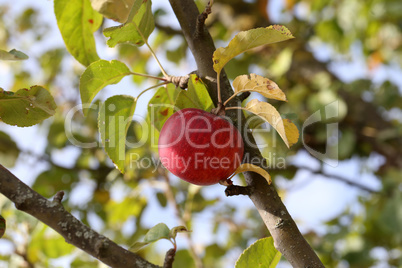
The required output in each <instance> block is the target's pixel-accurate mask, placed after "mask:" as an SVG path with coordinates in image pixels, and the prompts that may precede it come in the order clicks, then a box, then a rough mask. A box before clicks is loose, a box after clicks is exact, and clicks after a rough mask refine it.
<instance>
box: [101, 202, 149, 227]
mask: <svg viewBox="0 0 402 268" xmlns="http://www.w3.org/2000/svg"><path fill="white" fill-rule="evenodd" d="M146 206H147V200H146V199H145V198H143V197H140V196H128V197H126V198H124V199H123V201H121V202H116V201H115V200H113V199H112V200H110V201H109V202H107V203H106V205H105V206H104V211H105V212H106V214H107V223H108V224H109V226H118V227H122V225H123V224H124V223H125V222H126V221H127V220H128V219H129V218H130V217H136V218H140V215H141V213H142V212H143V211H144V209H145V208H146Z"/></svg>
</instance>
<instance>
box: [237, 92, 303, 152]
mask: <svg viewBox="0 0 402 268" xmlns="http://www.w3.org/2000/svg"><path fill="white" fill-rule="evenodd" d="M243 109H244V110H246V111H249V112H251V113H253V114H255V115H258V116H259V117H260V118H261V119H263V120H264V121H266V122H268V123H269V124H270V125H271V126H272V127H273V128H274V129H275V130H276V131H277V132H278V134H279V136H281V138H282V140H283V141H284V142H285V144H286V146H287V147H288V148H289V147H290V146H292V145H293V144H294V143H296V142H297V140H298V139H299V131H298V130H297V127H296V126H295V125H294V124H293V123H292V122H291V121H290V120H289V119H285V120H284V119H282V117H281V115H280V114H279V112H278V111H277V110H276V108H275V107H274V106H272V105H271V104H269V103H266V102H262V101H259V100H257V99H253V100H251V101H250V102H248V103H247V104H246V107H244V108H243ZM284 121H286V122H284Z"/></svg>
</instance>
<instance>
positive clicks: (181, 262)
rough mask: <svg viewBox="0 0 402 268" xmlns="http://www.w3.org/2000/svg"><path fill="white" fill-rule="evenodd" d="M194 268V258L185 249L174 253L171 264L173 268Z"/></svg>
mask: <svg viewBox="0 0 402 268" xmlns="http://www.w3.org/2000/svg"><path fill="white" fill-rule="evenodd" d="M183 267H185V268H195V267H196V266H195V263H194V258H193V257H192V256H191V253H190V252H189V251H188V250H186V249H181V250H178V251H177V252H176V256H175V258H174V262H173V268H183Z"/></svg>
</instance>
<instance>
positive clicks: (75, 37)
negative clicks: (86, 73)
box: [54, 0, 103, 66]
mask: <svg viewBox="0 0 402 268" xmlns="http://www.w3.org/2000/svg"><path fill="white" fill-rule="evenodd" d="M54 13H55V14H56V20H57V25H58V26H59V29H60V33H61V35H62V37H63V40H64V43H65V44H66V47H67V50H68V51H69V52H70V53H71V55H73V57H74V58H75V59H76V60H77V61H79V62H80V63H81V64H83V65H85V66H88V65H89V64H91V63H92V62H94V61H97V60H99V56H98V54H97V53H96V46H95V39H94V36H93V33H94V32H95V31H96V30H97V29H98V28H99V27H100V25H101V24H102V19H103V18H102V15H100V14H99V13H97V12H96V11H94V10H93V9H92V7H91V2H90V1H89V0H55V1H54Z"/></svg>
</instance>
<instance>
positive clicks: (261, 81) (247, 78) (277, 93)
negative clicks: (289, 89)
mask: <svg viewBox="0 0 402 268" xmlns="http://www.w3.org/2000/svg"><path fill="white" fill-rule="evenodd" d="M233 87H234V90H235V94H239V93H242V92H246V91H253V92H258V93H260V94H261V95H263V96H264V97H266V98H268V99H275V100H281V101H287V100H286V96H285V93H283V91H282V90H281V89H280V88H279V87H278V85H277V84H276V83H275V82H273V81H271V80H270V79H268V78H265V77H262V76H259V75H257V74H250V75H240V76H238V77H236V78H235V80H234V81H233Z"/></svg>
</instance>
